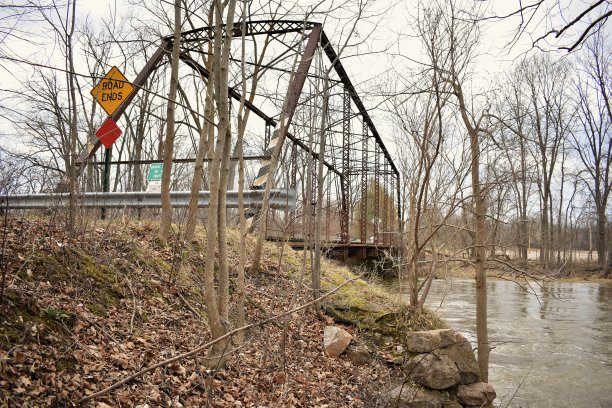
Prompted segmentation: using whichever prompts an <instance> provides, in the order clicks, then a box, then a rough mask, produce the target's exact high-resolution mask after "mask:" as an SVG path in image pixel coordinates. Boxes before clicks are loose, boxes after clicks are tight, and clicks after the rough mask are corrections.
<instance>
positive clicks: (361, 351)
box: [346, 344, 372, 365]
mask: <svg viewBox="0 0 612 408" xmlns="http://www.w3.org/2000/svg"><path fill="white" fill-rule="evenodd" d="M371 354H372V353H371V352H370V349H369V348H368V347H367V346H366V345H365V344H351V345H350V346H349V347H348V348H347V349H346V356H347V357H348V358H349V360H351V361H352V362H353V364H357V365H363V364H368V363H369V362H370V360H371V359H372V355H371Z"/></svg>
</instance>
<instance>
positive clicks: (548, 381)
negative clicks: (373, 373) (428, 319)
mask: <svg viewBox="0 0 612 408" xmlns="http://www.w3.org/2000/svg"><path fill="white" fill-rule="evenodd" d="M487 292H488V302H487V308H488V316H489V342H490V344H491V347H492V350H491V355H490V362H489V363H490V364H489V380H490V381H491V383H492V384H493V386H494V387H495V391H496V392H497V399H496V404H495V405H496V406H499V407H508V408H520V407H556V408H573V407H601V408H604V407H609V406H611V405H610V402H611V401H612V400H611V396H612V383H611V382H610V381H609V379H610V378H611V376H612V348H610V333H612V285H610V284H608V283H597V282H590V281H589V282H562V281H549V282H538V284H529V285H528V284H526V282H518V284H517V282H513V281H504V280H502V279H488V281H487ZM475 297H476V285H475V281H474V279H471V278H468V279H460V278H453V279H439V280H435V281H434V282H433V284H432V286H431V290H430V293H429V296H428V297H427V304H428V305H429V306H430V307H431V308H434V309H435V310H436V313H439V314H440V315H441V316H442V317H444V319H445V320H446V321H447V322H448V324H449V325H450V326H451V327H453V328H455V329H457V330H459V331H460V332H461V333H462V334H463V335H464V336H465V337H467V338H468V340H470V341H471V343H472V345H473V346H475V342H476V335H475V333H476V316H475V310H474V309H475V307H474V299H475Z"/></svg>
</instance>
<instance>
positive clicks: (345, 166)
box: [340, 91, 351, 244]
mask: <svg viewBox="0 0 612 408" xmlns="http://www.w3.org/2000/svg"><path fill="white" fill-rule="evenodd" d="M342 98H343V99H342V177H341V178H340V185H341V187H340V189H341V194H342V206H341V208H340V236H341V241H342V242H343V243H346V244H348V243H349V241H350V233H349V193H350V192H349V188H350V187H349V186H350V180H349V174H348V173H349V170H350V151H351V148H350V144H351V143H350V142H351V141H350V127H351V120H350V117H349V116H350V114H351V99H350V97H349V94H348V92H346V91H345V92H344V94H343V95H342Z"/></svg>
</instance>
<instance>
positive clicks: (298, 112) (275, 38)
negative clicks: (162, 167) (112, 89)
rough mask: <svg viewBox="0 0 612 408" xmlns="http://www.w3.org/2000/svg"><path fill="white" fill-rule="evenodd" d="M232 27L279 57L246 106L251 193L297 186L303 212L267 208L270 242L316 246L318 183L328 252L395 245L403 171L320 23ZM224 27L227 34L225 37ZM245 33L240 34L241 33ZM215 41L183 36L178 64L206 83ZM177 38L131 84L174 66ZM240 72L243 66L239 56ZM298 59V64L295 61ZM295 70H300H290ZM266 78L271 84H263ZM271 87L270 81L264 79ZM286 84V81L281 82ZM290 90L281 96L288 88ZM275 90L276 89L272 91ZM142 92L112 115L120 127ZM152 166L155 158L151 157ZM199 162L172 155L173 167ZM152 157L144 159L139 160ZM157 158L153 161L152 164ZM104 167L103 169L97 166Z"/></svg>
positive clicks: (263, 66)
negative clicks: (275, 160) (310, 219)
mask: <svg viewBox="0 0 612 408" xmlns="http://www.w3.org/2000/svg"><path fill="white" fill-rule="evenodd" d="M231 29H232V34H233V37H234V41H239V40H241V39H242V38H243V36H244V38H245V39H248V40H249V44H250V46H251V47H252V48H253V49H255V47H257V45H258V44H259V47H260V49H261V48H262V47H264V46H263V45H261V43H262V42H264V41H266V42H268V44H269V43H275V44H276V45H278V46H279V47H277V48H278V49H280V52H279V53H278V54H276V55H273V57H272V58H269V59H268V60H267V61H265V63H261V61H255V60H254V59H251V60H249V65H251V66H255V65H256V64H259V67H260V70H261V71H262V72H265V73H268V72H274V73H275V74H276V79H275V80H273V81H276V88H274V86H272V88H273V89H272V91H270V90H268V91H260V92H259V91H258V93H257V96H256V97H254V98H253V101H249V100H248V98H247V100H246V103H245V106H246V108H247V109H248V110H249V111H250V113H251V114H252V115H254V116H255V117H256V119H257V120H256V122H258V123H255V124H253V123H252V120H251V119H250V120H249V127H250V128H251V129H252V131H251V133H254V134H257V133H259V134H263V137H262V138H259V139H258V141H259V144H260V146H258V148H255V147H254V145H255V144H256V143H254V141H255V139H256V138H253V140H252V141H250V142H249V144H250V146H251V151H250V153H252V154H248V155H247V156H246V157H245V159H246V160H252V161H251V163H254V161H259V164H258V165H254V164H251V165H250V167H249V168H250V169H251V172H252V173H253V174H252V175H253V177H252V179H253V183H252V188H254V189H258V188H264V187H265V185H266V183H270V182H272V183H274V184H275V185H276V187H277V188H278V187H279V186H283V187H286V188H294V189H296V191H297V195H298V203H299V204H298V208H297V209H296V210H295V211H292V212H291V213H288V212H284V213H283V212H280V211H278V210H270V212H269V214H267V217H268V222H267V225H268V232H267V233H268V236H269V237H271V238H278V239H281V238H282V239H285V240H288V241H289V242H292V243H293V245H294V246H305V245H307V243H308V242H311V240H310V238H312V234H313V230H314V226H313V225H312V224H311V225H307V224H306V222H305V219H306V217H305V215H306V214H307V213H310V214H313V213H314V210H315V207H316V206H315V203H316V199H317V195H316V191H317V184H316V183H317V180H320V179H322V180H323V183H324V184H325V185H324V197H323V200H324V202H323V203H322V211H323V214H321V215H322V225H321V227H322V228H321V239H322V240H323V241H324V242H325V244H324V246H325V247H327V248H335V249H337V250H339V252H341V253H343V254H344V256H347V255H348V254H349V252H353V253H356V254H359V255H361V256H367V255H368V254H370V253H372V251H378V250H380V249H381V248H388V247H391V246H392V245H393V243H394V239H395V237H396V233H397V232H398V231H399V229H400V222H399V220H400V219H401V214H400V208H401V206H400V190H399V172H398V170H397V168H396V166H395V164H394V163H393V159H392V157H391V155H390V154H389V151H388V150H387V148H386V146H385V144H384V142H383V140H382V138H381V137H380V135H379V133H378V130H377V129H376V126H375V125H374V122H373V120H372V118H371V117H370V115H369V113H368V111H367V109H366V107H365V106H364V104H363V102H362V100H361V98H360V96H359V94H358V93H357V91H356V89H355V87H354V85H353V83H352V81H351V79H350V78H349V75H348V73H347V72H346V70H345V68H344V66H343V64H342V62H341V59H340V57H339V55H338V53H337V52H336V50H335V49H334V47H333V45H332V43H331V42H330V39H329V38H328V37H327V35H326V34H325V32H324V31H323V27H322V26H321V24H319V23H316V22H304V21H288V20H265V21H249V22H247V23H246V24H243V23H237V24H236V25H235V26H234V27H232V28H231ZM227 30H228V27H224V28H223V35H226V34H227ZM243 31H244V32H243ZM213 39H214V27H203V28H198V29H195V30H190V31H185V32H183V33H182V34H181V52H180V60H181V61H182V62H183V63H184V64H185V65H187V66H188V67H190V68H191V69H192V70H193V71H195V73H197V75H198V76H199V77H200V78H201V79H202V80H203V81H208V80H209V77H210V72H209V71H208V70H207V69H206V63H205V61H206V58H208V55H207V50H208V44H209V43H210V42H211V41H212V40H213ZM172 42H173V38H172V37H171V36H169V37H166V38H163V39H162V40H161V42H160V44H159V46H158V48H157V50H156V51H155V52H154V53H153V55H152V56H151V57H150V58H149V60H148V62H147V63H146V65H145V66H144V68H143V69H142V71H141V72H140V73H139V74H138V75H137V77H136V79H135V81H134V82H133V85H134V86H135V87H136V89H141V88H144V87H145V84H146V82H147V80H148V79H149V77H150V76H151V74H152V73H153V72H154V71H156V70H158V69H160V68H161V67H163V66H164V65H165V64H167V63H168V61H169V60H170V57H171V49H172ZM233 61H234V62H235V64H236V65H238V66H239V64H240V60H239V59H233ZM292 61H299V63H297V64H295V63H294V64H293V65H292V64H291V63H292ZM294 67H295V68H294ZM330 67H331V71H330V72H331V75H330V76H329V77H328V78H329V80H328V81H327V82H326V83H328V84H329V85H328V86H329V92H330V95H331V96H330V99H329V108H328V113H327V117H326V123H327V126H326V127H325V133H324V134H323V136H322V135H321V132H320V131H319V130H320V129H319V127H318V124H319V123H320V120H321V112H322V106H321V104H322V97H321V93H322V88H321V87H322V84H324V79H325V78H324V77H325V75H324V73H325V72H326V69H329V68H330ZM233 78H234V79H235V84H234V85H233V86H230V87H229V95H230V96H231V99H233V100H234V102H233V104H235V105H233V106H238V103H237V101H240V99H241V93H240V89H241V77H240V76H239V75H237V74H236V71H235V70H234V75H233ZM266 81H267V82H266ZM260 84H263V87H264V88H265V87H268V88H270V80H263V81H260ZM279 84H280V85H279ZM283 86H284V87H285V88H284V89H286V96H285V92H282V93H283V95H282V96H279V95H280V94H281V92H279V89H281V88H282V87H283ZM274 90H276V92H274ZM135 95H136V94H133V95H131V97H130V98H129V99H127V100H126V102H125V103H124V104H123V105H122V106H121V107H120V108H119V109H118V110H117V111H116V112H115V113H114V115H113V119H114V120H115V121H118V120H119V119H120V118H121V116H122V115H123V114H124V113H125V110H126V108H127V107H128V105H129V104H130V102H131V101H132V99H133V98H134V96H135ZM322 137H324V138H325V143H324V145H325V149H324V154H323V157H321V156H320V154H319V148H320V143H321V138H322ZM99 147H100V142H99V141H98V140H97V139H96V138H95V137H93V138H92V139H91V140H90V142H89V143H88V147H87V149H86V150H85V151H84V152H83V153H82V155H81V159H82V160H83V161H85V160H88V159H90V158H92V157H95V153H96V151H97V150H98V148H99ZM275 149H278V154H279V157H280V159H281V165H280V166H279V167H278V168H279V171H278V172H277V173H276V174H269V170H270V168H271V166H270V160H271V158H272V156H273V155H274V150H275ZM106 153H107V154H106V165H107V166H109V165H117V166H118V165H122V164H124V165H125V164H134V162H133V161H114V162H113V161H112V160H111V152H110V151H107V152H106ZM319 160H321V161H322V164H323V166H322V168H323V175H322V176H323V177H322V178H321V177H318V176H319V174H318V168H319V166H318V163H319ZM153 161H155V160H153ZM189 161H193V159H176V160H175V163H181V162H189ZM146 162H147V161H141V164H143V163H146ZM148 162H151V161H148ZM98 164H100V163H99V162H98Z"/></svg>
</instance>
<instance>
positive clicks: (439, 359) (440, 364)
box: [408, 353, 461, 390]
mask: <svg viewBox="0 0 612 408" xmlns="http://www.w3.org/2000/svg"><path fill="white" fill-rule="evenodd" d="M408 369H409V370H410V378H411V379H412V381H414V382H416V383H418V384H420V385H423V386H425V387H428V388H433V389H435V390H443V389H445V388H450V387H452V386H454V385H457V384H459V382H460V381H461V376H460V374H459V370H458V369H457V366H456V365H455V363H453V360H451V358H450V357H449V356H446V355H437V354H435V353H428V354H419V355H417V356H416V357H414V358H412V359H411V360H410V362H409V363H408Z"/></svg>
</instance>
